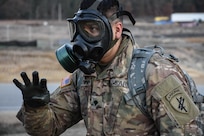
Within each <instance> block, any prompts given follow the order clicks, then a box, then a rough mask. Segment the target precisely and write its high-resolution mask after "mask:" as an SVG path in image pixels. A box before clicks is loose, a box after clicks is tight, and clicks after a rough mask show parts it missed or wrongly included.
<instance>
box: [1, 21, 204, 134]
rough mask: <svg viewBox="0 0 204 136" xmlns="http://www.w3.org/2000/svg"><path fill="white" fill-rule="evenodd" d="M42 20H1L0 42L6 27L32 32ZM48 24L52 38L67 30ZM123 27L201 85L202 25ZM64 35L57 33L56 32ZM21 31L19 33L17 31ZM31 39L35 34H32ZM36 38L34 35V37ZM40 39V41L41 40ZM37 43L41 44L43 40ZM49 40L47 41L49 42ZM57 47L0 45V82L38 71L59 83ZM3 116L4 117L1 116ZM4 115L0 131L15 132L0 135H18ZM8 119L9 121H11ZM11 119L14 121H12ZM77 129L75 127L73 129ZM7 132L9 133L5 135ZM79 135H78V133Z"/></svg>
mask: <svg viewBox="0 0 204 136" xmlns="http://www.w3.org/2000/svg"><path fill="white" fill-rule="evenodd" d="M42 23H43V22H42V21H37V22H36V21H35V22H33V21H0V41H4V40H5V33H4V32H3V31H1V30H2V29H3V28H4V27H5V26H6V25H8V24H12V25H30V26H33V25H35V29H38V30H37V31H39V27H41V25H42ZM48 24H49V25H52V26H54V28H55V27H56V28H55V29H54V28H53V29H54V30H53V31H56V33H57V34H56V35H54V37H55V38H56V37H57V38H59V37H63V39H64V37H66V36H64V34H65V33H66V32H64V30H66V24H65V22H60V23H56V22H48ZM125 24H126V25H127V26H128V28H129V29H131V31H132V32H133V36H134V37H135V39H136V41H137V43H138V44H139V46H141V47H144V46H149V45H160V46H162V47H163V48H164V49H165V51H166V52H168V53H172V54H174V55H175V56H176V57H178V58H179V60H180V62H179V64H180V66H181V67H182V68H183V69H185V70H186V71H187V72H188V73H189V74H190V75H191V76H192V77H193V78H194V80H195V81H196V83H197V84H201V85H204V23H201V24H199V25H198V26H192V25H191V24H185V25H183V26H182V27H181V26H180V25H179V24H168V25H155V24H154V23H153V22H146V21H144V20H139V21H137V24H136V26H134V27H132V26H130V25H129V24H128V23H127V22H125ZM59 28H60V29H59ZM57 30H60V31H61V33H63V35H61V34H60V32H59V31H57ZM16 31H20V30H16ZM35 34H36V35H38V34H39V35H41V37H43V38H44V39H46V38H47V39H48V40H49V38H48V37H49V33H48V36H47V35H44V36H43V35H42V33H41V32H40V31H39V32H38V33H35ZM33 37H34V35H33ZM36 37H37V36H36ZM44 39H43V40H44ZM36 40H38V41H40V40H41V41H42V38H39V39H37V38H36ZM49 42H50V41H48V43H49ZM59 46H60V45H57V46H56V45H55V46H51V47H52V48H50V46H47V45H45V46H44V45H38V46H37V47H20V48H19V47H17V46H12V47H6V46H1V45H0V82H5V83H8V82H12V80H13V78H18V79H21V78H20V75H19V74H20V72H22V71H25V72H27V73H28V76H29V77H31V73H32V72H33V71H35V70H37V71H38V72H39V74H40V77H44V78H47V80H48V82H59V83H60V81H61V79H62V78H63V77H65V76H66V75H67V74H69V73H67V72H66V71H65V70H64V69H63V68H62V67H61V66H60V64H59V63H58V61H57V60H56V57H55V50H56V48H57V47H59ZM2 114H3V115H2ZM1 115H2V116H4V117H5V115H7V120H6V121H5V122H6V123H5V122H2V121H0V129H1V130H3V129H4V130H6V129H8V128H10V127H11V128H12V129H14V131H15V132H12V131H10V130H11V129H8V130H6V131H5V132H0V135H1V134H4V135H7V136H9V133H10V136H11V135H17V134H16V133H19V135H23V134H21V133H22V132H23V133H24V130H23V128H22V126H21V124H20V123H19V122H18V121H17V120H16V119H14V120H13V118H15V117H14V115H15V114H14V113H13V112H12V113H9V114H8V113H1V114H0V118H1V117H2V116H1ZM10 117H11V118H10ZM9 119H10V121H11V120H13V122H12V121H11V122H10V121H9ZM76 128H78V127H76ZM76 132H81V133H84V132H85V130H84V127H83V125H82V126H79V129H73V130H71V131H68V132H67V134H68V133H69V135H72V134H76ZM7 133H8V134H7ZM24 135H26V134H25V133H24ZM79 135H81V134H79Z"/></svg>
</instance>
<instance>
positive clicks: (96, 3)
mask: <svg viewBox="0 0 204 136" xmlns="http://www.w3.org/2000/svg"><path fill="white" fill-rule="evenodd" d="M101 1H103V0H96V1H95V2H94V3H93V4H92V5H91V6H90V7H89V8H88V9H95V10H97V7H98V5H99V4H100V3H101Z"/></svg>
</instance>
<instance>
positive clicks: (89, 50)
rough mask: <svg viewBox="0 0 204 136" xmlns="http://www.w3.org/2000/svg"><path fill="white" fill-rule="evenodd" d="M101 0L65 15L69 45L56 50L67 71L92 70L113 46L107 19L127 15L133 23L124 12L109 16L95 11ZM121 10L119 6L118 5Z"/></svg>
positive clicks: (109, 20) (127, 13)
mask: <svg viewBox="0 0 204 136" xmlns="http://www.w3.org/2000/svg"><path fill="white" fill-rule="evenodd" d="M101 1H102V0H96V1H95V2H94V3H93V4H92V5H91V6H90V7H89V8H88V9H85V10H79V11H78V12H77V13H76V14H75V16H74V17H73V18H68V19H67V21H68V28H69V33H70V37H71V39H70V40H71V42H72V45H71V44H65V45H63V46H62V47H60V48H59V49H58V50H57V51H56V56H57V59H58V61H59V62H60V64H61V65H62V66H63V67H64V68H65V70H67V71H68V72H71V73H72V72H73V71H75V70H76V69H77V68H80V69H81V70H82V71H83V72H84V73H85V74H91V73H93V72H95V66H96V64H97V63H98V62H99V61H100V60H101V58H102V57H103V55H104V54H105V53H106V52H107V51H108V50H109V49H110V48H111V47H112V46H113V42H112V39H113V38H112V37H113V33H112V27H111V24H110V22H111V21H113V20H115V19H117V18H119V17H120V16H123V15H127V16H128V17H129V18H130V20H131V22H132V23H133V24H135V20H134V18H133V17H132V16H131V14H130V13H129V12H127V11H122V10H119V11H117V12H116V13H114V14H113V15H112V16H111V17H110V18H107V17H105V16H104V15H103V14H102V13H101V12H99V11H98V10H97V7H98V5H99V4H100V2H101ZM120 9H121V8H120Z"/></svg>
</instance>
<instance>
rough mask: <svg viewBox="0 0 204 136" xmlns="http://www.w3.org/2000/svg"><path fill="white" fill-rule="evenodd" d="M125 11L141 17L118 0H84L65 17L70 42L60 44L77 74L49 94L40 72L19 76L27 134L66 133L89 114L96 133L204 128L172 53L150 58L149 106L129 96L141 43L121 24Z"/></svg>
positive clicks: (90, 131)
mask: <svg viewBox="0 0 204 136" xmlns="http://www.w3.org/2000/svg"><path fill="white" fill-rule="evenodd" d="M123 15H127V16H128V17H129V18H130V20H131V22H132V23H133V24H134V23H135V22H134V19H133V18H132V16H131V14H130V13H129V12H127V11H123V10H122V8H120V5H119V3H118V1H117V0H83V1H82V3H81V5H80V9H79V11H78V12H77V13H76V14H75V15H74V17H73V18H70V19H67V21H68V24H69V28H70V34H71V35H72V37H71V44H66V45H63V46H62V47H61V48H59V49H58V50H57V51H56V55H57V58H58V60H59V62H60V64H61V65H62V66H63V67H64V68H65V69H66V70H67V71H68V72H70V73H72V74H71V75H69V76H68V77H66V78H64V79H63V81H62V83H61V86H60V87H59V88H57V89H56V90H55V91H54V92H53V94H51V95H50V94H49V91H48V90H47V87H46V82H47V81H46V79H41V80H39V76H38V72H36V71H35V72H33V75H32V76H33V81H32V82H31V81H30V79H29V78H28V76H27V74H26V73H25V72H22V73H21V77H22V79H23V81H24V83H25V84H22V83H20V82H19V81H18V80H17V79H14V80H13V82H14V83H15V85H16V86H17V87H18V88H19V89H20V90H21V91H22V95H23V100H24V103H23V105H22V108H21V109H20V111H19V112H18V114H17V117H18V119H19V120H20V121H22V122H23V124H24V126H25V129H26V131H27V133H28V134H30V135H60V134H62V133H63V132H64V131H65V130H66V129H67V128H69V127H71V126H73V125H74V124H76V123H78V122H79V121H80V120H82V119H83V120H84V122H85V126H86V128H87V134H86V135H91V136H103V135H107V136H111V135H118V136H119V135H121V136H136V135H138V136H143V135H155V136H156V135H176V136H179V135H182V136H183V135H196V136H199V135H202V133H203V132H202V130H201V129H200V128H199V127H198V126H197V124H196V123H195V118H196V117H197V116H198V113H199V110H198V108H197V107H196V105H195V104H194V103H193V101H192V97H191V94H190V87H189V84H188V83H187V80H186V78H185V76H184V73H183V72H182V70H181V69H180V67H179V66H178V65H177V64H176V63H175V62H174V61H173V60H172V59H169V58H167V57H162V56H161V55H160V54H158V53H155V54H154V55H153V56H152V57H151V59H150V60H149V61H148V65H147V68H146V70H145V71H146V74H145V78H146V79H147V81H148V84H147V88H146V90H145V97H144V98H145V99H144V101H143V102H144V103H145V105H144V106H145V109H146V112H144V111H142V110H141V109H140V108H139V106H138V105H137V104H134V102H132V101H131V100H133V98H132V95H129V98H127V97H126V96H128V95H127V94H129V93H130V92H132V90H131V89H129V88H130V87H129V86H128V82H131V81H128V71H129V69H131V68H130V66H131V67H134V65H131V60H132V56H133V50H134V49H135V48H138V46H137V45H136V44H135V43H134V40H133V38H132V37H131V34H130V32H129V31H128V30H127V29H125V28H123V23H122V16H123ZM134 74H135V73H134V72H133V73H130V77H131V76H133V75H134ZM136 77H137V75H136ZM141 80H142V79H141ZM141 102H142V101H141ZM139 103H140V102H139Z"/></svg>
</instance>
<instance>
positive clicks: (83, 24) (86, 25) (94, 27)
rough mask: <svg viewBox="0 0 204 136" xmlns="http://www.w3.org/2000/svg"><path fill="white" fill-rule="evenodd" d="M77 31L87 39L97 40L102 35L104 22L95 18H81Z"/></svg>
mask: <svg viewBox="0 0 204 136" xmlns="http://www.w3.org/2000/svg"><path fill="white" fill-rule="evenodd" d="M78 28H79V33H80V34H81V36H82V37H84V39H86V40H87V41H90V42H92V41H94V42H95V41H99V40H101V38H102V37H103V35H104V29H105V27H104V24H103V22H101V21H96V20H81V21H79V22H78Z"/></svg>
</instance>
